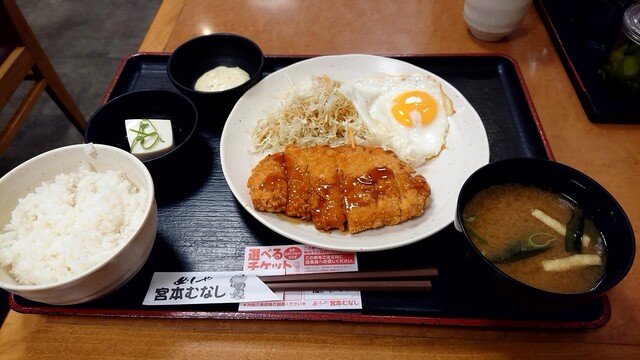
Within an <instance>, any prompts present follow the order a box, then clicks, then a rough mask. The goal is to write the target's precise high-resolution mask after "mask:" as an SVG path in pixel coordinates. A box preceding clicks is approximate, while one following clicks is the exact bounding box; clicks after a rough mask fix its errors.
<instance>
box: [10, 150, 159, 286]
mask: <svg viewBox="0 0 640 360" xmlns="http://www.w3.org/2000/svg"><path fill="white" fill-rule="evenodd" d="M147 196H148V195H147V191H146V190H145V189H138V188H136V186H135V185H134V184H133V183H131V182H130V181H129V180H128V179H127V177H126V175H125V174H124V172H122V171H104V172H97V171H95V170H93V169H92V168H91V165H90V164H88V163H86V162H83V163H82V164H81V166H80V169H79V170H78V171H77V172H73V173H69V174H60V175H58V176H56V177H55V179H54V180H52V181H46V182H43V183H42V184H41V185H40V186H38V187H37V188H36V189H34V191H33V192H31V193H29V194H27V195H26V196H25V197H23V198H21V199H19V202H18V205H17V206H16V208H15V209H14V210H13V212H12V213H11V221H10V222H9V223H8V224H6V225H5V226H4V228H3V229H2V231H3V233H0V266H3V267H6V268H7V269H8V270H9V272H10V273H11V275H13V276H14V278H15V279H16V281H17V282H18V283H19V284H25V285H42V284H51V283H55V282H59V281H63V280H65V279H68V278H70V277H72V276H74V275H77V274H79V273H82V272H83V271H85V270H88V269H90V268H91V267H93V266H95V265H96V264H98V263H100V262H101V261H103V260H104V259H106V258H107V257H108V256H110V255H111V254H112V253H113V252H114V251H115V249H116V248H118V246H120V245H121V244H123V243H124V242H125V241H126V240H127V239H128V238H130V237H131V235H133V233H134V232H135V231H136V230H137V229H138V227H139V226H140V224H141V223H142V221H143V218H144V215H145V203H146V202H147Z"/></svg>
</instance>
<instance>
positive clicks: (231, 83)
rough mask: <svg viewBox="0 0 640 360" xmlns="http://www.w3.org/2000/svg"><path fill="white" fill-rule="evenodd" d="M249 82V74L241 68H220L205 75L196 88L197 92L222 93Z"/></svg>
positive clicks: (197, 82) (201, 77)
mask: <svg viewBox="0 0 640 360" xmlns="http://www.w3.org/2000/svg"><path fill="white" fill-rule="evenodd" d="M247 80H249V74H247V72H246V71H244V70H242V69H241V68H239V67H227V66H218V67H217V68H215V69H213V70H209V71H207V72H206V73H204V74H203V75H202V76H200V78H199V79H198V81H196V86H195V87H194V88H195V90H196V91H205V92H213V91H222V90H227V89H231V88H234V87H236V86H239V85H242V84H243V83H245V82H246V81H247Z"/></svg>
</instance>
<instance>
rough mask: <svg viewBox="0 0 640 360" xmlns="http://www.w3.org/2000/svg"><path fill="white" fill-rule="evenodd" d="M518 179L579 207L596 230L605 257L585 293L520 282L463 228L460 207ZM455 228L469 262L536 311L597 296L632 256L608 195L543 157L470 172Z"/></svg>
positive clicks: (627, 233) (629, 233) (626, 227)
mask: <svg viewBox="0 0 640 360" xmlns="http://www.w3.org/2000/svg"><path fill="white" fill-rule="evenodd" d="M505 183H521V184H527V185H533V186H536V187H538V188H540V189H543V190H548V191H551V192H555V193H558V194H562V195H564V196H566V197H567V198H569V199H571V200H573V201H574V202H575V203H576V204H577V205H578V206H579V207H580V208H582V209H583V210H584V212H585V214H587V215H588V216H589V217H590V218H591V219H592V220H593V222H594V223H595V225H596V227H597V228H598V229H599V230H600V232H601V233H602V235H603V238H604V240H605V243H606V251H607V258H606V261H605V265H604V266H605V271H604V275H603V277H602V279H601V281H600V282H599V283H598V284H597V285H596V286H595V287H594V288H592V289H591V290H590V291H587V292H583V293H577V294H561V293H554V292H549V291H545V290H541V289H538V288H535V287H532V286H529V285H526V284H524V283H522V282H520V281H518V280H516V279H514V278H512V277H511V276H509V275H507V274H506V273H504V272H502V271H501V270H500V269H499V268H498V267H497V266H495V265H494V264H493V263H492V262H491V261H489V260H488V259H486V258H485V257H484V256H483V255H482V253H481V252H480V251H479V250H478V248H477V247H476V246H475V244H474V242H473V241H472V239H471V237H470V234H469V233H467V231H466V229H465V227H464V226H463V210H464V208H465V206H466V204H467V203H468V202H469V201H470V200H471V198H472V197H473V196H474V195H475V194H476V193H478V192H479V191H481V190H483V189H486V188H488V187H491V186H494V185H501V184H505ZM454 224H455V228H456V230H458V231H459V232H461V233H462V234H463V235H464V236H465V238H466V239H467V241H468V243H469V247H470V251H469V254H470V255H469V259H468V260H469V261H475V262H477V264H479V266H480V267H481V268H482V270H485V271H488V272H489V273H490V274H491V276H488V277H487V278H489V279H492V280H493V281H494V286H495V287H496V288H497V289H498V290H499V291H500V292H501V293H502V295H504V296H507V297H510V298H511V299H512V300H513V301H515V302H516V303H518V304H520V305H522V306H525V307H528V308H534V309H537V310H559V309H566V308H568V307H571V306H577V305H579V304H581V303H584V302H586V301H588V300H592V299H595V298H596V297H598V296H602V295H603V294H604V293H606V292H607V291H608V290H610V289H611V288H613V287H614V286H616V285H617V284H618V283H620V281H622V279H624V277H625V276H626V275H627V273H628V272H629V270H630V269H631V266H632V264H633V259H634V256H635V248H636V245H635V237H634V232H633V229H632V227H631V223H630V222H629V219H628V217H627V215H626V213H625V212H624V210H623V209H622V207H621V206H620V204H619V203H618V202H617V201H616V199H614V198H613V196H612V195H611V194H610V193H609V192H608V191H607V190H606V189H605V188H604V187H602V186H601V185H600V184H598V183H597V182H596V181H594V180H593V179H591V178H590V177H588V176H587V175H585V174H583V173H582V172H580V171H578V170H576V169H573V168H571V167H569V166H567V165H564V164H561V163H558V162H555V161H551V160H543V159H534V158H514V159H507V160H500V161H497V162H493V163H489V164H487V165H485V166H484V167H482V168H480V169H478V170H477V171H475V172H474V173H473V174H472V175H471V176H470V177H469V178H468V179H467V180H466V182H465V183H464V184H463V186H462V188H461V190H460V194H459V196H458V203H457V209H456V215H455V218H454Z"/></svg>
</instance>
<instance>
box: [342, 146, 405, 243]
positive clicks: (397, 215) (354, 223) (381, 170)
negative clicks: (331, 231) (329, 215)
mask: <svg viewBox="0 0 640 360" xmlns="http://www.w3.org/2000/svg"><path fill="white" fill-rule="evenodd" d="M342 150H343V151H342V152H341V153H342V157H343V161H342V162H341V166H340V170H341V172H342V184H341V185H342V186H341V187H342V196H343V202H344V209H345V214H346V216H347V222H348V224H349V231H350V232H351V233H357V232H361V231H364V230H367V229H373V228H378V227H382V226H385V225H394V224H398V223H400V222H401V218H402V212H401V202H402V198H401V193H400V189H399V187H398V183H397V181H396V174H394V172H393V171H392V170H391V168H390V167H389V164H388V163H389V159H387V158H385V157H382V156H375V154H377V153H379V152H383V153H384V150H383V149H381V148H373V147H371V148H365V147H356V148H354V149H351V148H349V147H347V148H342Z"/></svg>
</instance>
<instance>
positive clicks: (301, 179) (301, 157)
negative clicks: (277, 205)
mask: <svg viewBox="0 0 640 360" xmlns="http://www.w3.org/2000/svg"><path fill="white" fill-rule="evenodd" d="M307 158H308V156H307V148H304V147H298V146H287V147H286V148H285V151H284V171H285V173H286V174H287V197H286V200H287V207H286V209H285V211H284V213H285V215H287V216H291V217H297V218H300V219H302V220H311V208H310V206H309V197H310V196H311V185H310V184H309V174H308V172H307V166H308V165H309V162H308V159H307Z"/></svg>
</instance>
